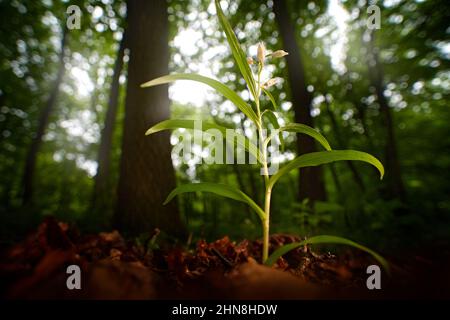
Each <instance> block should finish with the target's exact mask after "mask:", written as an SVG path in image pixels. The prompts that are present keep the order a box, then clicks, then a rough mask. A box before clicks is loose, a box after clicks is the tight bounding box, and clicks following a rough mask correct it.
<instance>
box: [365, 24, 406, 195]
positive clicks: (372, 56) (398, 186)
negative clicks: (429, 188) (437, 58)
mask: <svg viewBox="0 0 450 320" xmlns="http://www.w3.org/2000/svg"><path fill="white" fill-rule="evenodd" d="M368 69H369V78H370V82H371V84H372V86H373V87H374V88H375V93H376V96H377V100H378V104H379V105H380V112H381V114H382V116H383V122H384V126H385V128H386V142H385V164H386V181H387V197H388V198H390V199H393V198H397V199H400V200H402V201H403V200H404V199H405V188H404V185H403V180H402V176H401V172H400V162H399V159H398V155H397V144H396V141H395V132H394V122H393V119H392V113H391V109H390V107H389V104H388V102H387V100H386V97H385V96H384V90H385V86H384V83H383V69H382V66H381V63H380V60H379V57H378V48H376V47H375V36H374V34H373V33H372V32H371V33H370V39H369V41H368Z"/></svg>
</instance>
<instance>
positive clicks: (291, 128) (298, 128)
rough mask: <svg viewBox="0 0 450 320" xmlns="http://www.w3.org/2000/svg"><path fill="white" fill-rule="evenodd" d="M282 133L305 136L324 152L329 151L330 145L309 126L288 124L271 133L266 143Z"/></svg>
mask: <svg viewBox="0 0 450 320" xmlns="http://www.w3.org/2000/svg"><path fill="white" fill-rule="evenodd" d="M282 131H287V132H298V133H303V134H306V135H308V136H310V137H311V138H314V139H316V140H317V141H318V142H319V143H320V144H321V145H322V146H323V147H324V148H325V149H326V150H331V147H330V144H329V143H328V141H327V139H325V137H324V136H323V135H321V134H320V132H319V131H317V130H316V129H314V128H311V127H310V126H307V125H304V124H300V123H289V124H287V125H286V126H284V127H281V128H279V129H278V130H275V131H274V132H272V134H271V135H270V136H269V137H268V139H267V140H266V141H267V143H268V142H269V141H270V140H271V139H273V137H275V136H276V135H277V134H279V133H280V132H282Z"/></svg>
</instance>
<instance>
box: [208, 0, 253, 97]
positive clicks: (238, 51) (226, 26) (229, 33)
mask: <svg viewBox="0 0 450 320" xmlns="http://www.w3.org/2000/svg"><path fill="white" fill-rule="evenodd" d="M215 4H216V11H217V16H218V17H219V23H220V26H221V27H222V29H223V31H224V32H225V35H226V37H227V41H228V44H229V45H230V49H231V53H232V54H233V57H234V60H235V61H236V64H237V66H238V67H239V70H240V71H241V74H242V76H243V77H244V79H245V82H247V86H248V89H249V90H250V93H251V94H252V95H253V98H254V99H255V100H256V99H257V98H258V97H257V93H256V85H255V80H254V78H253V73H252V70H251V69H250V66H249V65H248V63H247V56H246V54H245V53H244V51H243V50H242V48H241V45H240V44H239V41H238V40H237V38H236V35H235V34H234V32H233V29H232V28H231V26H230V23H229V22H228V20H227V18H226V17H225V14H224V13H223V11H222V7H221V6H220V1H219V0H216V1H215Z"/></svg>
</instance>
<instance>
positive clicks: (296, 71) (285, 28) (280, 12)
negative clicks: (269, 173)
mask: <svg viewBox="0 0 450 320" xmlns="http://www.w3.org/2000/svg"><path fill="white" fill-rule="evenodd" d="M273 11H274V13H275V20H276V22H277V24H278V29H279V31H280V35H281V38H282V40H283V44H284V48H283V49H284V50H286V51H288V52H289V55H288V56H286V61H287V66H288V77H289V84H290V87H291V97H292V102H293V105H294V112H295V121H296V122H298V123H302V124H306V125H308V126H313V119H312V117H311V102H312V97H311V94H310V93H309V92H308V90H307V88H306V87H307V86H306V80H305V70H304V66H303V62H302V59H301V55H300V50H299V47H298V45H297V42H296V38H295V27H294V25H293V24H292V22H291V18H290V16H289V11H288V9H287V6H286V1H285V0H274V1H273ZM297 149H298V154H299V155H301V154H305V153H309V152H313V151H315V150H316V145H315V142H314V140H313V139H312V138H309V137H305V136H301V137H300V136H299V135H298V136H297ZM299 188H300V190H299V198H300V200H303V199H305V198H309V199H310V200H311V201H312V202H313V201H314V200H325V198H326V193H325V185H324V183H323V177H322V171H321V169H320V167H308V168H302V169H301V174H300V175H299Z"/></svg>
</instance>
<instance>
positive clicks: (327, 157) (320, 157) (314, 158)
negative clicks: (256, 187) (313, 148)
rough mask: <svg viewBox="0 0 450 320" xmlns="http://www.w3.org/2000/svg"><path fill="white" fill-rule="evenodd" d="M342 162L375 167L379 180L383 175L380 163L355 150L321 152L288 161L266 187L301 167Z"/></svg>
mask: <svg viewBox="0 0 450 320" xmlns="http://www.w3.org/2000/svg"><path fill="white" fill-rule="evenodd" d="M342 160H357V161H364V162H367V163H370V164H372V165H373V166H375V167H376V168H377V169H378V171H379V172H380V179H382V178H383V175H384V167H383V165H382V164H381V162H380V161H379V160H378V159H377V158H375V157H374V156H372V155H370V154H368V153H365V152H361V151H355V150H331V151H321V152H311V153H307V154H304V155H301V156H299V157H297V158H295V159H294V160H292V161H290V162H289V163H288V164H287V165H285V166H284V167H282V168H281V169H280V170H278V172H277V173H276V174H274V175H273V176H272V177H271V178H270V179H269V184H268V187H270V188H272V187H273V185H274V184H275V182H277V180H278V179H279V178H280V177H282V176H283V175H284V174H286V173H288V172H289V171H291V170H294V169H297V168H303V167H313V166H318V165H321V164H325V163H330V162H334V161H342Z"/></svg>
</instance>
